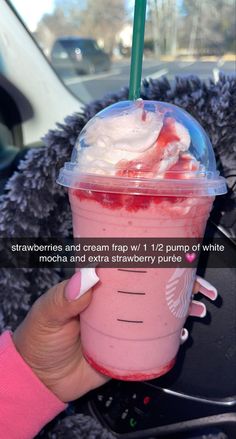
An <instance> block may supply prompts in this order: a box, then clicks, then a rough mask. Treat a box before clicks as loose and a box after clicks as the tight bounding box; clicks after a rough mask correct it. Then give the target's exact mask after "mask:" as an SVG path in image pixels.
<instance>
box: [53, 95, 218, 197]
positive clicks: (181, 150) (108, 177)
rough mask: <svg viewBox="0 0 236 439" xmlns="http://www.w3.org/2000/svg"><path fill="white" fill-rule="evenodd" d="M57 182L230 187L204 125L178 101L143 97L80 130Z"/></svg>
mask: <svg viewBox="0 0 236 439" xmlns="http://www.w3.org/2000/svg"><path fill="white" fill-rule="evenodd" d="M58 183H60V184H62V185H64V186H67V187H74V188H86V184H87V185H89V188H90V190H107V191H109V192H120V191H122V192H127V193H137V194H138V193H146V194H158V195H170V196H171V195H172V196H174V195H176V194H182V195H183V196H193V195H196V196H203V195H218V194H222V193H225V192H226V184H225V180H224V179H223V178H222V177H220V176H219V172H218V171H217V170H216V162H215V156H214V152H213V148H212V145H211V142H210V140H209V138H208V136H207V135H206V133H205V131H204V130H203V128H202V127H201V125H200V124H199V123H198V122H197V121H196V120H195V119H194V118H193V117H192V116H190V114H188V113H187V112H186V111H184V110H183V109H181V108H179V107H177V106H175V105H172V104H168V103H164V102H157V101H143V100H142V99H138V100H137V101H121V102H118V103H116V104H113V105H111V106H109V107H107V108H105V109H104V110H102V111H101V112H99V113H98V114H96V115H95V116H94V117H93V118H92V119H91V120H90V121H89V122H88V123H87V124H86V126H85V127H84V128H83V130H82V131H81V133H80V135H79V137H78V140H77V142H76V145H75V147H74V149H73V152H72V156H71V161H70V162H69V163H65V165H64V168H63V169H62V170H61V171H60V175H59V178H58Z"/></svg>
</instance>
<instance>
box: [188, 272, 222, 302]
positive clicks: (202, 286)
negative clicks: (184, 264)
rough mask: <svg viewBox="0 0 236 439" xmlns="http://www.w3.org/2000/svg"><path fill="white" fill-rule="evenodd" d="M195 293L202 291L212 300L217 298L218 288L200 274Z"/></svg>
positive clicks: (195, 284) (197, 277) (195, 285)
mask: <svg viewBox="0 0 236 439" xmlns="http://www.w3.org/2000/svg"><path fill="white" fill-rule="evenodd" d="M193 293H194V294H196V293H202V294H203V295H204V296H206V297H208V298H209V299H211V300H215V299H216V298H217V289H216V288H215V287H213V285H211V284H210V283H209V282H207V281H206V280H205V279H203V278H202V277H200V276H196V281H195V283H194V287H193Z"/></svg>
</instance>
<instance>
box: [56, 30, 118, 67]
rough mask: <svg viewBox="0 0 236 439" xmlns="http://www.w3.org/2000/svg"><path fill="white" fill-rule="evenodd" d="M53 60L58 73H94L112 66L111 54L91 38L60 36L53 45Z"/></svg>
mask: <svg viewBox="0 0 236 439" xmlns="http://www.w3.org/2000/svg"><path fill="white" fill-rule="evenodd" d="M51 62H52V65H53V67H54V69H55V70H56V71H57V72H58V73H62V72H63V73H65V72H67V73H68V72H75V73H76V74H93V73H96V72H101V71H107V70H109V69H110V67H111V59H110V56H109V55H108V54H107V53H105V52H104V50H102V49H101V48H99V46H98V44H97V42H96V41H95V40H93V39H91V38H78V37H61V38H58V39H57V40H56V41H55V43H54V45H53V47H52V51H51Z"/></svg>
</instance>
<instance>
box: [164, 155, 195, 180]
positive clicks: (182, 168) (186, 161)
mask: <svg viewBox="0 0 236 439" xmlns="http://www.w3.org/2000/svg"><path fill="white" fill-rule="evenodd" d="M198 169H199V162H197V160H195V159H194V158H193V157H191V155H190V154H183V155H182V156H180V157H179V160H178V162H177V163H176V164H175V165H173V166H172V167H171V168H170V169H168V171H167V172H166V173H165V178H171V179H177V180H184V179H186V178H188V173H189V172H195V171H197V170H198ZM184 172H185V174H184Z"/></svg>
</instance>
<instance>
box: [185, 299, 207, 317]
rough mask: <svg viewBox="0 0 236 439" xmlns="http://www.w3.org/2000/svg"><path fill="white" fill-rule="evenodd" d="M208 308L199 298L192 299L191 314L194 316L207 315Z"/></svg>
mask: <svg viewBox="0 0 236 439" xmlns="http://www.w3.org/2000/svg"><path fill="white" fill-rule="evenodd" d="M206 313H207V309H206V305H205V304H204V303H202V302H198V300H192V302H191V303H190V307H189V316H192V317H200V318H203V317H206Z"/></svg>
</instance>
